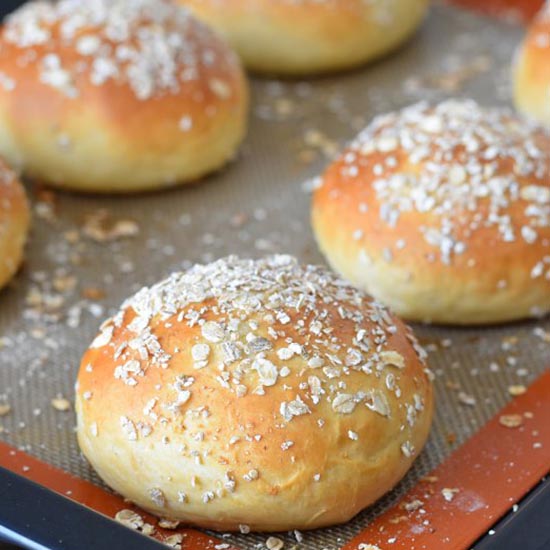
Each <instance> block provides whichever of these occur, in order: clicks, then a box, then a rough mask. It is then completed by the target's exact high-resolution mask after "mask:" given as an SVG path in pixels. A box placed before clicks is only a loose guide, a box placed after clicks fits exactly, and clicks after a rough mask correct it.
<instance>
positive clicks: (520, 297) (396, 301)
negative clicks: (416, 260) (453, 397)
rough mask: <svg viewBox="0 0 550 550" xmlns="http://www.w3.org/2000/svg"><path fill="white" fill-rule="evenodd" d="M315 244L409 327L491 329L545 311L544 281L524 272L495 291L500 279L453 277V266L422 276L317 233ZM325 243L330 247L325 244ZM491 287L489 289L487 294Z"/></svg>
mask: <svg viewBox="0 0 550 550" xmlns="http://www.w3.org/2000/svg"><path fill="white" fill-rule="evenodd" d="M316 233H317V242H318V244H319V248H320V249H321V251H322V252H323V254H324V256H325V258H326V259H327V261H328V263H329V264H330V265H331V267H332V268H333V269H334V270H335V271H336V272H337V273H340V274H341V275H342V276H343V277H345V278H346V279H348V280H349V281H350V282H351V283H352V284H353V285H355V286H356V287H357V288H360V289H363V290H365V291H366V292H368V293H369V294H370V295H371V296H373V297H374V298H376V299H377V300H378V301H380V302H381V303H383V304H385V305H387V306H388V307H390V308H391V309H392V310H393V311H394V312H395V313H396V314H397V315H399V316H400V317H402V318H403V319H406V320H408V321H413V322H423V323H434V324H442V325H490V324H500V323H507V322H512V321H518V320H521V319H527V318H533V317H542V316H544V315H545V314H547V313H549V312H550V293H549V292H548V285H547V283H546V282H542V283H541V282H535V281H533V280H532V279H531V276H530V273H529V270H527V269H522V270H521V272H517V273H513V272H507V273H505V274H502V275H503V276H504V275H505V277H506V279H507V282H508V284H507V285H506V287H505V288H498V286H497V283H498V281H499V279H500V276H499V274H487V273H479V271H476V270H475V268H472V274H471V276H470V277H468V279H465V278H460V277H459V276H453V272H452V266H449V268H448V274H447V275H444V274H443V271H442V270H441V268H439V267H438V271H439V272H440V273H441V275H440V276H437V275H435V276H434V275H433V274H430V273H428V271H429V266H427V268H426V272H425V273H423V274H422V275H421V276H419V275H418V270H417V275H416V276H415V274H413V273H411V272H408V271H406V270H404V269H401V268H399V267H398V266H397V265H392V264H391V263H389V262H387V261H386V260H384V259H382V258H379V259H372V258H371V257H369V258H368V259H367V258H366V256H365V255H362V254H361V253H360V252H358V251H356V250H354V251H353V252H350V250H349V249H346V247H344V246H337V245H336V241H335V240H334V239H333V238H328V239H327V240H326V241H325V239H324V238H323V236H322V233H321V232H320V231H316ZM329 242H330V245H329V244H328V243H329ZM488 288H490V289H491V290H487V289H488Z"/></svg>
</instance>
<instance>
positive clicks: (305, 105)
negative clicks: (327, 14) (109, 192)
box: [0, 5, 550, 549]
mask: <svg viewBox="0 0 550 550" xmlns="http://www.w3.org/2000/svg"><path fill="white" fill-rule="evenodd" d="M522 32H523V30H522V28H521V27H520V26H519V25H517V23H513V22H505V21H496V20H493V19H489V18H485V17H483V16H478V15H475V14H473V13H471V12H466V11H462V10H460V9H457V8H452V7H449V6H444V5H436V6H434V7H433V9H432V12H431V14H430V16H429V18H428V20H427V21H426V23H425V25H424V26H423V28H422V30H421V32H420V33H419V34H418V35H417V36H416V37H415V38H414V39H413V40H412V41H411V42H410V43H409V44H407V45H406V46H405V47H403V48H402V49H401V50H400V51H398V52H396V53H395V54H394V55H392V56H390V57H387V58H385V59H383V60H380V61H379V62H377V63H375V64H373V65H371V66H369V67H366V68H364V69H362V70H360V71H355V72H351V73H346V74H342V75H338V76H334V77H330V78H319V79H315V80H310V81H278V80H269V79H267V80H266V79H261V80H260V79H255V80H253V84H252V88H253V105H252V113H251V120H250V132H249V135H248V138H247V140H246V143H245V145H244V147H243V149H242V153H241V155H240V158H239V159H237V160H236V162H234V163H233V164H232V165H231V166H229V167H228V168H227V169H224V170H223V171H222V172H220V173H218V174H216V175H214V176H212V177H209V178H208V179H207V180H205V181H203V182H200V183H197V184H196V185H193V186H189V187H185V188H180V189H175V190H167V191H164V192H159V193H153V194H146V195H140V196H134V197H124V198H122V197H102V198H101V197H100V198H98V197H93V196H82V195H71V194H67V193H54V192H51V191H49V190H46V189H41V188H40V187H39V186H36V185H35V186H34V187H29V190H30V191H31V194H32V195H33V207H34V214H35V216H34V218H35V219H34V228H33V232H32V238H31V243H30V246H29V249H28V254H27V264H26V266H25V267H24V269H23V271H22V273H21V274H20V275H19V276H18V277H17V279H16V280H15V281H14V282H13V284H12V285H11V286H10V288H8V289H7V290H5V291H4V292H2V294H1V296H0V297H1V300H0V440H2V441H4V442H6V443H8V444H10V445H12V446H14V447H17V448H19V449H21V450H24V451H26V452H28V453H29V454H31V455H33V456H35V457H37V458H39V459H41V460H43V461H45V462H47V463H49V464H52V465H55V466H58V467H60V468H62V469H64V470H66V471H69V472H71V473H73V474H75V475H77V476H78V477H81V478H83V479H86V480H89V481H92V482H94V483H97V484H99V485H101V482H100V480H99V479H98V478H97V477H96V476H95V474H94V473H93V471H92V470H91V469H90V467H89V465H88V464H87V463H86V462H85V460H84V459H83V458H82V457H81V455H80V454H79V451H78V447H77V444H76V439H75V437H74V424H75V419H74V415H73V412H72V401H73V384H74V380H75V377H76V372H77V369H78V365H79V360H80V356H81V354H82V352H83V351H84V350H85V349H86V347H87V345H88V344H89V342H90V341H91V339H92V338H93V337H94V335H95V333H96V331H97V327H98V325H99V324H100V322H101V321H102V320H103V318H105V317H106V316H107V315H109V314H111V313H112V312H113V311H114V309H115V308H117V306H118V305H119V304H120V303H121V302H122V300H123V299H124V298H126V297H127V296H128V295H130V294H132V293H133V292H135V291H136V290H137V289H139V288H140V287H141V286H143V285H145V284H151V283H153V282H155V281H157V280H159V279H160V278H162V277H164V276H165V275H167V274H168V273H170V272H171V271H173V270H178V269H185V268H186V267H188V266H190V265H191V264H193V263H195V262H208V261H211V260H213V259H215V258H218V257H220V256H224V255H227V254H233V253H236V254H239V255H242V256H249V257H257V256H261V255H264V254H267V253H273V252H285V253H292V254H295V255H296V256H298V257H299V258H300V259H301V260H302V261H304V262H312V263H322V262H323V259H322V257H321V256H320V255H319V253H318V251H317V249H316V246H315V243H314V240H313V237H312V234H311V230H310V227H309V202H310V195H309V190H310V189H311V185H312V183H311V181H312V178H314V177H315V176H316V175H318V174H319V173H320V171H321V170H322V169H323V167H324V166H326V164H327V163H328V162H329V161H330V158H331V157H332V156H333V155H334V154H335V153H336V152H337V151H338V150H339V149H340V147H341V146H342V145H343V144H344V143H346V141H348V140H350V139H351V138H353V136H354V135H355V133H356V132H357V131H358V130H359V129H361V128H362V127H363V126H364V125H365V124H366V123H368V121H369V120H370V119H371V118H372V117H373V116H374V115H375V114H378V113H382V112H385V111H388V110H393V109H397V108H400V107H402V106H404V105H407V104H409V103H412V102H415V101H418V100H424V99H427V100H434V101H435V100H438V99H442V98H444V97H448V96H465V97H474V98H475V99H477V100H478V101H480V102H481V103H483V104H486V105H494V104H499V105H508V104H509V103H510V86H509V72H510V61H511V59H512V55H513V51H514V49H515V47H516V45H517V43H518V42H519V40H520V38H521V35H522ZM144 131H147V130H146V129H145V128H144ZM82 169H83V170H85V169H86V167H84V166H83V167H82ZM415 329H416V332H417V334H418V336H419V337H420V339H421V340H422V341H423V343H424V345H425V346H426V347H427V349H428V351H429V353H430V363H431V366H432V369H433V370H434V371H435V373H436V381H435V385H436V393H437V413H436V417H435V423H434V428H433V432H432V436H431V438H430V441H429V443H428V445H427V447H426V449H425V451H424V452H423V453H422V455H421V457H420V458H419V459H418V461H417V462H416V464H415V466H414V467H413V469H412V470H411V472H410V473H409V474H408V475H407V477H406V478H405V480H404V481H403V482H402V483H401V484H400V485H399V486H398V487H397V488H396V489H395V490H394V491H392V492H391V493H390V494H389V495H387V496H386V497H385V498H383V499H382V500H381V501H379V502H378V503H377V504H376V505H375V506H373V507H371V508H370V509H368V510H366V511H365V512H363V513H362V514H360V515H359V516H358V517H357V518H356V519H355V520H353V521H352V522H350V523H348V524H347V525H344V526H342V527H337V528H333V529H325V530H319V531H314V532H310V533H303V534H299V535H296V534H295V533H288V534H281V535H280V538H281V539H283V540H284V541H285V548H292V547H293V546H298V547H299V548H304V549H320V548H327V549H331V548H340V547H341V546H343V545H344V544H345V543H346V542H347V541H349V540H350V539H351V538H352V537H353V536H354V535H356V534H358V533H359V532H360V531H361V530H362V529H364V527H365V526H366V525H367V524H368V523H369V522H370V521H372V520H373V519H374V518H375V517H376V516H377V515H379V514H380V513H381V512H382V511H384V510H385V509H387V508H388V507H389V506H390V505H392V504H393V503H395V502H396V501H397V500H398V499H399V498H400V497H401V496H402V495H403V494H404V493H405V492H406V491H407V490H408V489H410V488H411V487H412V486H413V485H415V484H416V482H417V481H418V480H419V479H420V478H421V477H422V476H423V475H425V474H426V473H427V472H428V471H430V470H431V469H432V468H434V467H435V466H437V465H438V464H439V463H440V462H441V461H442V460H443V459H444V458H445V457H447V456H448V455H449V454H450V453H452V451H453V450H454V449H455V448H456V447H457V446H458V445H459V444H461V443H462V442H464V441H465V440H466V439H468V438H469V437H470V436H471V435H472V434H474V433H475V432H477V431H478V430H479V429H480V427H481V426H482V425H483V424H484V423H485V422H486V421H487V420H488V419H489V418H491V417H492V416H493V415H494V414H495V413H496V412H497V411H498V410H499V409H500V408H501V407H502V406H503V405H504V404H505V403H506V402H507V401H508V400H510V399H512V395H511V394H517V393H521V391H522V387H523V386H527V385H528V384H529V383H530V382H532V381H533V380H534V379H535V378H536V377H537V376H538V375H540V374H541V373H542V372H543V371H544V369H545V367H547V366H548V364H549V363H550V320H548V319H545V320H540V321H532V322H524V323H518V324H513V325H508V326H505V327H489V328H485V329H475V330H470V329H458V328H456V329H455V328H445V329H443V328H433V327H426V326H416V327H415ZM265 540H266V536H265V535H261V534H260V535H247V536H243V535H232V536H231V537H228V538H227V542H229V543H231V544H235V545H236V546H239V547H242V548H253V547H255V545H256V544H261V545H264V544H265Z"/></svg>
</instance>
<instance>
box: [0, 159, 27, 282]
mask: <svg viewBox="0 0 550 550" xmlns="http://www.w3.org/2000/svg"><path fill="white" fill-rule="evenodd" d="M29 223H30V209H29V204H28V202H27V197H26V195H25V190H24V188H23V186H22V185H21V183H20V181H19V179H18V178H17V176H16V175H15V172H13V170H11V169H10V168H9V167H8V166H7V165H6V164H5V163H4V161H2V160H1V159H0V288H2V287H4V286H5V285H6V283H7V282H8V281H9V280H10V279H11V278H12V277H13V275H14V274H15V272H16V271H17V269H18V268H19V266H20V265H21V262H22V261H23V250H24V247H25V242H26V240H27V234H28V232H29Z"/></svg>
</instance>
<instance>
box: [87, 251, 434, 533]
mask: <svg viewBox="0 0 550 550" xmlns="http://www.w3.org/2000/svg"><path fill="white" fill-rule="evenodd" d="M428 375H429V371H428V370H427V368H426V365H425V353H424V352H423V350H422V349H421V348H420V347H419V345H418V344H417V342H416V340H415V338H414V336H413V335H412V332H411V331H410V330H409V329H408V328H407V327H406V326H405V325H404V324H403V323H401V322H400V321H399V320H397V319H396V318H395V317H393V316H392V315H390V314H389V313H388V311H387V310H386V309H385V308H384V307H383V306H381V305H380V304H378V303H376V302H374V301H373V300H372V299H371V298H369V297H368V296H366V295H365V294H363V293H362V292H360V291H358V290H356V289H354V288H353V287H351V286H350V285H348V284H347V283H345V282H344V281H342V280H340V279H338V278H337V277H335V276H334V275H333V274H331V273H330V272H328V271H327V270H325V269H324V268H320V267H312V266H301V265H299V264H297V263H296V261H295V260H294V259H293V258H291V257H289V256H272V257H268V258H266V259H262V260H240V259H238V258H235V257H229V258H227V259H224V260H219V261H217V262H214V263H212V264H209V265H197V266H195V267H193V268H192V269H190V270H189V271H187V272H185V273H176V274H174V275H172V276H171V277H170V278H168V279H166V280H165V281H163V282H161V283H159V284H157V285H155V286H153V287H151V288H145V289H143V290H141V291H140V292H138V293H137V294H136V295H135V296H134V297H133V298H131V299H130V300H128V301H127V302H126V303H125V304H123V306H122V309H121V310H120V311H119V313H118V314H117V315H116V316H115V317H114V318H112V319H110V320H108V321H107V322H105V323H104V324H103V326H102V328H101V332H100V334H99V336H98V337H97V338H96V339H95V340H94V342H93V343H92V345H91V346H90V348H89V350H88V351H87V352H86V354H85V355H84V357H83V360H82V366H81V369H80V373H79V376H78V383H77V398H76V407H77V415H78V439H79V442H80V447H81V449H82V451H83V453H84V454H85V456H86V457H87V458H88V459H89V461H90V462H91V464H92V465H93V466H94V468H95V469H96V470H97V471H98V473H99V475H100V476H101V477H102V478H103V479H104V480H105V481H106V482H107V483H108V484H109V485H110V486H111V487H113V488H114V489H115V490H117V491H118V492H120V493H121V494H122V495H123V496H125V497H126V498H128V499H130V500H131V501H133V502H135V503H137V504H138V505H139V506H141V507H143V508H145V509H146V510H148V511H150V512H153V513H155V514H157V515H159V516H163V517H168V518H171V519H177V520H182V521H185V522H189V523H193V524H196V525H200V526H202V527H206V528H212V529H219V530H224V531H234V530H239V529H240V530H241V531H243V532H247V531H249V530H255V531H259V530H261V531H279V530H286V529H313V528H316V527H321V526H326V525H332V524H336V523H340V522H345V521H347V520H349V519H350V518H352V517H353V516H354V515H355V514H357V513H358V512H359V511H361V510H362V509H363V508H365V507H366V506H368V505H369V504H371V503H372V502H374V501H375V500H376V499H378V498H379V497H380V496H382V495H383V494H384V493H385V492H387V491H388V490H390V489H391V488H392V487H393V486H394V485H395V484H396V483H397V482H398V481H399V480H400V479H401V478H402V477H403V475H404V474H405V473H406V472H407V470H408V469H409V467H410V466H411V464H412V462H413V460H414V459H415V458H416V457H417V456H418V454H419V452H420V451H421V449H422V447H423V446H424V443H425V441H426V438H427V436H428V432H429V428H430V424H431V419H432V408H433V403H432V399H433V396H432V388H431V383H430V380H429V376H428Z"/></svg>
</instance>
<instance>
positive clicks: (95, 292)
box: [82, 286, 106, 300]
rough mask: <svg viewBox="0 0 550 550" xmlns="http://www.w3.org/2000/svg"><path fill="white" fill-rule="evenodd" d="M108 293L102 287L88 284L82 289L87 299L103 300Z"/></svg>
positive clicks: (83, 295)
mask: <svg viewBox="0 0 550 550" xmlns="http://www.w3.org/2000/svg"><path fill="white" fill-rule="evenodd" d="M105 296H106V294H105V291H104V290H102V289H101V288H97V287H94V286H87V287H84V288H83V289H82V297H83V298H85V299H86V300H103V298H105Z"/></svg>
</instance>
